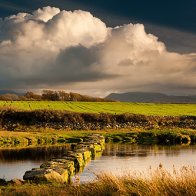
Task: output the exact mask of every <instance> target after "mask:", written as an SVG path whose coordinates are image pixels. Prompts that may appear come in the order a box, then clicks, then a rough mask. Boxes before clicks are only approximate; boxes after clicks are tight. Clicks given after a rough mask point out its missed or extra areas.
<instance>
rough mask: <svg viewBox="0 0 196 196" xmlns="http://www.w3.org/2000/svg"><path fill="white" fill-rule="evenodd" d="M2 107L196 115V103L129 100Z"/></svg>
mask: <svg viewBox="0 0 196 196" xmlns="http://www.w3.org/2000/svg"><path fill="white" fill-rule="evenodd" d="M0 108H1V109H5V108H14V109H19V110H43V109H47V110H64V111H70V112H81V113H111V114H115V113H116V114H122V113H133V114H143V115H156V116H196V104H154V103H127V102H62V101H0Z"/></svg>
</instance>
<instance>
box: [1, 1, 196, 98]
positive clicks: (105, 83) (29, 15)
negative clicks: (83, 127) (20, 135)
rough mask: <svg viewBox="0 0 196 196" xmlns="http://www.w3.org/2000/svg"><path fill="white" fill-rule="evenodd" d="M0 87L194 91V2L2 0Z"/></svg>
mask: <svg viewBox="0 0 196 196" xmlns="http://www.w3.org/2000/svg"><path fill="white" fill-rule="evenodd" d="M0 89H14V90H21V89H22V90H23V89H25V90H29V89H31V90H34V91H39V90H40V89H61V90H62V89H63V90H66V91H75V92H80V93H84V94H89V95H96V96H105V95H107V94H109V93H111V92H129V91H145V92H162V93H167V94H178V95H188V94H196V91H195V90H196V2H195V1H194V0H187V1H179V0H178V1H177V0H173V1H171V0H170V1H168V0H165V1H155V0H149V1H142V0H137V1H136V0H124V1H123V3H122V1H119V0H115V1H112V0H108V1H103V0H99V1H94V0H55V1H54V0H34V1H30V2H29V1H25V0H21V1H14V0H12V1H11V0H6V1H5V0H1V1H0Z"/></svg>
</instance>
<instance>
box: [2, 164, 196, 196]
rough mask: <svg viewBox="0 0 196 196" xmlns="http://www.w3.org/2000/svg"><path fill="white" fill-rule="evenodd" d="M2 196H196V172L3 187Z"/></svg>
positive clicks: (159, 171)
mask: <svg viewBox="0 0 196 196" xmlns="http://www.w3.org/2000/svg"><path fill="white" fill-rule="evenodd" d="M1 193H2V195H31V196H36V195H39V196H42V195H65V196H66V195H69V196H72V195H77V196H87V195H88V196H96V195H100V196H106V195H107V196H110V195H111V196H113V195H125V196H126V195H135V196H140V195H142V196H143V195H144V196H145V195H148V196H160V195H161V196H170V195H171V196H173V195H174V196H190V195H191V196H194V195H196V171H195V169H194V168H190V167H182V168H181V169H180V170H176V169H175V168H174V170H173V172H168V171H166V170H165V169H164V168H162V167H159V168H157V169H154V170H152V171H149V173H148V174H147V175H144V174H142V173H141V174H138V173H129V171H127V174H123V175H121V176H115V175H112V174H110V173H102V174H98V175H97V179H96V181H93V182H89V183H86V184H81V185H80V184H72V185H60V184H42V185H35V184H28V183H27V184H24V185H18V186H8V187H2V189H1Z"/></svg>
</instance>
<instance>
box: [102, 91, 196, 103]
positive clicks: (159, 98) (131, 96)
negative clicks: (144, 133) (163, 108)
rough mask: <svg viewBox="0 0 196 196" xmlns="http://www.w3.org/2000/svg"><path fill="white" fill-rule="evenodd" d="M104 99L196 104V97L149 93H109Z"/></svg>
mask: <svg viewBox="0 0 196 196" xmlns="http://www.w3.org/2000/svg"><path fill="white" fill-rule="evenodd" d="M106 99H113V100H117V101H122V102H139V103H196V95H195V96H176V95H166V94H163V93H151V92H127V93H111V94H110V95H108V96H107V97H106Z"/></svg>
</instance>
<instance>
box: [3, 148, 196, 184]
mask: <svg viewBox="0 0 196 196" xmlns="http://www.w3.org/2000/svg"><path fill="white" fill-rule="evenodd" d="M67 150H70V146H63V147H40V148H28V149H21V150H0V178H5V179H7V180H9V179H13V178H21V179H22V177H23V175H24V173H25V171H27V170H30V169H32V168H33V167H39V166H40V164H41V163H43V162H44V161H46V160H48V159H50V158H52V157H61V156H62V155H63V154H64V153H65V152H66V151H67ZM160 163H161V164H162V165H163V166H164V167H165V168H166V169H168V170H172V168H173V165H175V168H176V169H178V168H180V167H182V166H196V146H181V147H180V146H172V147H164V146H138V145H129V144H107V145H106V149H105V151H104V152H103V155H102V156H101V157H99V158H97V159H96V160H92V161H91V162H90V163H89V164H88V165H87V166H86V167H85V169H84V172H83V173H82V174H80V181H81V182H87V181H89V180H93V179H94V178H95V175H94V173H100V172H111V173H113V174H117V175H118V174H122V173H127V172H130V171H138V172H147V171H148V170H149V168H150V167H151V168H157V167H158V166H159V164H160Z"/></svg>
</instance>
